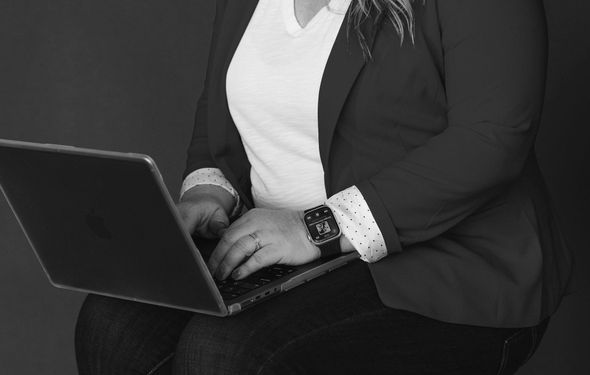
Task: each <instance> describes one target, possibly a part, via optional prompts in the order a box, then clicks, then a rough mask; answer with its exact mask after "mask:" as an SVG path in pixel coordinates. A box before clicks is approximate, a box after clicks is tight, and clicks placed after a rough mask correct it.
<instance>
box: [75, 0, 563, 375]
mask: <svg viewBox="0 0 590 375" xmlns="http://www.w3.org/2000/svg"><path fill="white" fill-rule="evenodd" d="M545 65H546V25H545V18H544V13H543V7H542V2H541V1H540V0H521V1H513V0H470V1H462V0H426V1H417V2H410V1H408V0H352V1H351V0H331V1H328V0H239V1H238V0H220V1H217V6H216V19H215V22H214V27H213V38H212V43H211V52H210V57H209V64H208V70H207V76H206V81H205V87H204V91H203V93H202V95H201V98H200V100H199V102H198V105H197V112H196V120H195V128H194V133H193V138H192V141H191V144H190V147H189V151H188V163H187V169H186V173H185V180H184V183H183V188H182V193H181V200H180V203H179V204H178V209H179V211H180V213H181V214H182V217H183V218H184V220H185V223H186V226H187V228H188V230H190V231H192V232H196V233H197V234H199V235H201V236H204V237H220V238H221V240H220V242H219V244H218V245H217V247H216V249H215V251H214V253H213V255H212V256H211V258H210V259H209V267H210V270H211V272H212V274H213V275H214V276H215V277H217V278H218V279H226V278H228V277H232V278H235V279H241V278H244V277H246V276H247V275H249V274H250V273H252V272H254V271H256V270H258V269H260V268H261V267H263V266H266V265H270V264H274V263H283V264H295V265H296V264H304V263H307V262H309V261H312V260H315V259H317V258H319V257H320V256H324V255H330V253H333V252H335V251H336V252H350V251H355V252H358V253H359V256H360V258H361V259H362V261H358V262H356V263H355V264H353V265H350V266H347V267H345V268H343V269H341V270H339V271H336V272H334V273H332V274H330V275H327V276H325V277H323V278H320V279H318V280H316V281H314V282H312V283H309V284H308V285H305V286H302V287H300V288H297V289H295V290H293V291H290V292H289V293H286V294H285V295H283V296H280V297H278V298H275V299H273V300H270V301H268V302H265V303H264V304H261V305H259V306H256V307H254V308H252V309H250V310H247V311H244V312H243V313H240V314H238V315H237V316H235V317H231V318H223V319H222V318H214V317H210V316H205V315H201V314H196V315H192V314H189V313H186V312H181V311H176V310H172V309H164V308H160V307H154V306H148V305H143V304H135V303H131V302H126V301H119V300H114V299H108V298H104V297H96V296H89V297H88V299H87V301H86V302H85V304H84V306H83V308H82V311H81V313H80V317H79V321H78V326H77V332H76V337H77V341H76V350H77V358H78V365H79V369H80V373H81V374H87V373H88V374H90V373H92V374H96V373H108V374H117V373H125V374H128V373H138V374H146V373H152V374H153V373H155V372H156V371H164V370H166V371H169V370H168V369H171V370H172V371H173V373H174V374H207V373H214V374H222V373H223V374H225V373H228V374H242V373H243V374H249V373H257V374H276V373H280V374H291V373H293V374H308V373H332V372H334V373H354V374H356V373H371V374H372V373H399V374H474V373H477V374H512V373H514V372H515V371H516V369H517V368H518V367H519V366H520V365H522V364H523V363H524V362H525V361H526V360H527V359H528V358H529V357H530V356H531V355H532V353H533V352H534V350H535V349H536V346H537V345H538V343H539V340H540V338H541V337H542V335H543V332H544V330H545V328H546V324H547V321H548V318H549V316H550V315H551V314H552V313H553V312H554V311H555V309H556V308H557V306H558V304H559V301H560V300H561V298H562V296H563V295H564V293H565V292H566V289H567V284H568V282H569V279H570V268H571V257H570V255H569V253H568V251H567V249H566V247H565V246H564V243H563V240H562V237H561V234H560V232H559V230H558V229H557V227H556V224H555V222H554V219H553V216H552V213H551V209H550V208H549V206H548V203H547V202H548V197H547V194H546V189H545V187H544V184H543V181H542V178H541V175H540V172H539V170H538V167H537V162H536V160H535V155H534V150H533V143H534V138H535V134H536V132H537V127H538V124H539V119H540V113H541V106H542V102H543V91H544V80H545V68H546V66H545ZM322 204H323V205H326V207H328V208H329V209H330V212H331V213H330V215H331V217H333V219H334V220H335V221H336V222H337V223H338V225H339V227H340V229H341V232H342V235H341V236H340V237H339V238H329V240H330V241H329V244H330V246H329V248H328V247H326V246H325V245H322V246H317V245H316V244H315V243H313V242H311V241H310V240H309V239H308V229H307V227H306V224H305V223H304V220H303V212H304V211H305V210H306V209H309V208H312V207H314V206H317V205H322ZM240 213H241V215H240ZM230 222H231V224H230ZM335 249H336V250H335ZM187 287H190V286H187Z"/></svg>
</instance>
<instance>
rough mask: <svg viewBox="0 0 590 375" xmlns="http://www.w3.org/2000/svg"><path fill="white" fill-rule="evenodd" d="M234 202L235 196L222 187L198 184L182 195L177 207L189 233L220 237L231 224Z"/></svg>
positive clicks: (206, 236)
mask: <svg viewBox="0 0 590 375" xmlns="http://www.w3.org/2000/svg"><path fill="white" fill-rule="evenodd" d="M234 204H235V199H234V197H233V196H232V195H231V194H230V193H229V192H228V191H227V190H225V189H223V188H222V187H219V186H216V185H197V186H195V187H193V188H191V189H189V190H187V191H186V192H185V193H184V194H183V195H182V199H181V200H180V202H178V203H177V204H176V208H177V209H178V212H179V213H180V217H181V218H182V221H183V222H184V225H185V228H186V229H187V230H188V232H189V233H196V234H197V235H199V236H201V237H205V238H218V237H221V234H222V233H223V231H224V230H225V229H226V228H227V227H228V226H229V218H228V213H229V212H231V210H232V208H233V206H234Z"/></svg>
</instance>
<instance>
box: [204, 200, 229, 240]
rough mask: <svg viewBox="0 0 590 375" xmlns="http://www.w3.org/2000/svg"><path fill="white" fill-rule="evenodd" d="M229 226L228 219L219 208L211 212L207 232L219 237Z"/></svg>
mask: <svg viewBox="0 0 590 375" xmlns="http://www.w3.org/2000/svg"><path fill="white" fill-rule="evenodd" d="M228 226H229V218H228V217H227V214H226V213H225V210H223V209H222V208H221V207H220V208H218V209H217V210H215V211H214V212H213V214H212V215H211V217H210V218H209V225H208V230H209V233H210V234H213V235H214V236H217V237H221V235H222V234H223V231H224V230H225V229H227V227H228Z"/></svg>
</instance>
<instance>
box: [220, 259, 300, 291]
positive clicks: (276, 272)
mask: <svg viewBox="0 0 590 375" xmlns="http://www.w3.org/2000/svg"><path fill="white" fill-rule="evenodd" d="M293 271H295V267H293V266H285V265H282V264H275V265H273V266H269V267H266V268H263V269H261V270H260V271H257V272H255V273H253V274H251V275H250V276H248V277H246V278H244V279H242V280H234V279H232V278H231V277H228V278H227V279H225V280H215V284H217V288H218V289H219V292H220V293H221V296H222V297H223V299H234V298H236V297H239V296H241V295H244V294H246V293H248V292H250V291H252V290H254V289H256V288H260V287H261V286H264V285H266V284H268V283H270V282H271V281H275V280H278V279H280V278H281V277H283V276H285V275H288V274H290V273H291V272H293Z"/></svg>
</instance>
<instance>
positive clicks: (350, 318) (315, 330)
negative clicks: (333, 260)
mask: <svg viewBox="0 0 590 375" xmlns="http://www.w3.org/2000/svg"><path fill="white" fill-rule="evenodd" d="M386 310H387V309H384V310H379V311H371V312H367V313H364V314H361V315H355V316H353V317H348V318H345V319H342V320H339V321H337V322H331V323H330V324H329V325H327V326H322V327H319V328H316V329H314V330H312V331H310V332H307V333H306V334H304V335H301V336H297V337H295V338H294V339H292V340H290V341H289V342H287V343H285V344H284V345H283V346H281V347H280V348H278V349H277V350H275V351H274V352H273V353H272V354H271V355H270V357H268V358H267V359H266V361H264V363H262V365H261V366H260V368H259V369H258V371H257V372H256V375H260V374H261V373H262V371H263V370H264V367H265V366H266V365H267V364H268V363H269V362H270V361H272V359H273V358H274V357H275V356H276V355H278V354H279V353H281V352H283V351H284V350H285V349H287V347H289V346H291V345H292V344H294V343H296V342H298V341H301V340H303V339H305V338H307V337H309V336H312V335H315V334H316V333H318V332H321V331H323V330H325V329H328V328H332V327H334V326H336V325H339V324H343V323H346V322H348V321H352V320H356V319H358V318H360V317H368V316H371V315H377V314H380V313H382V312H383V311H386ZM148 375H149V374H148Z"/></svg>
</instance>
